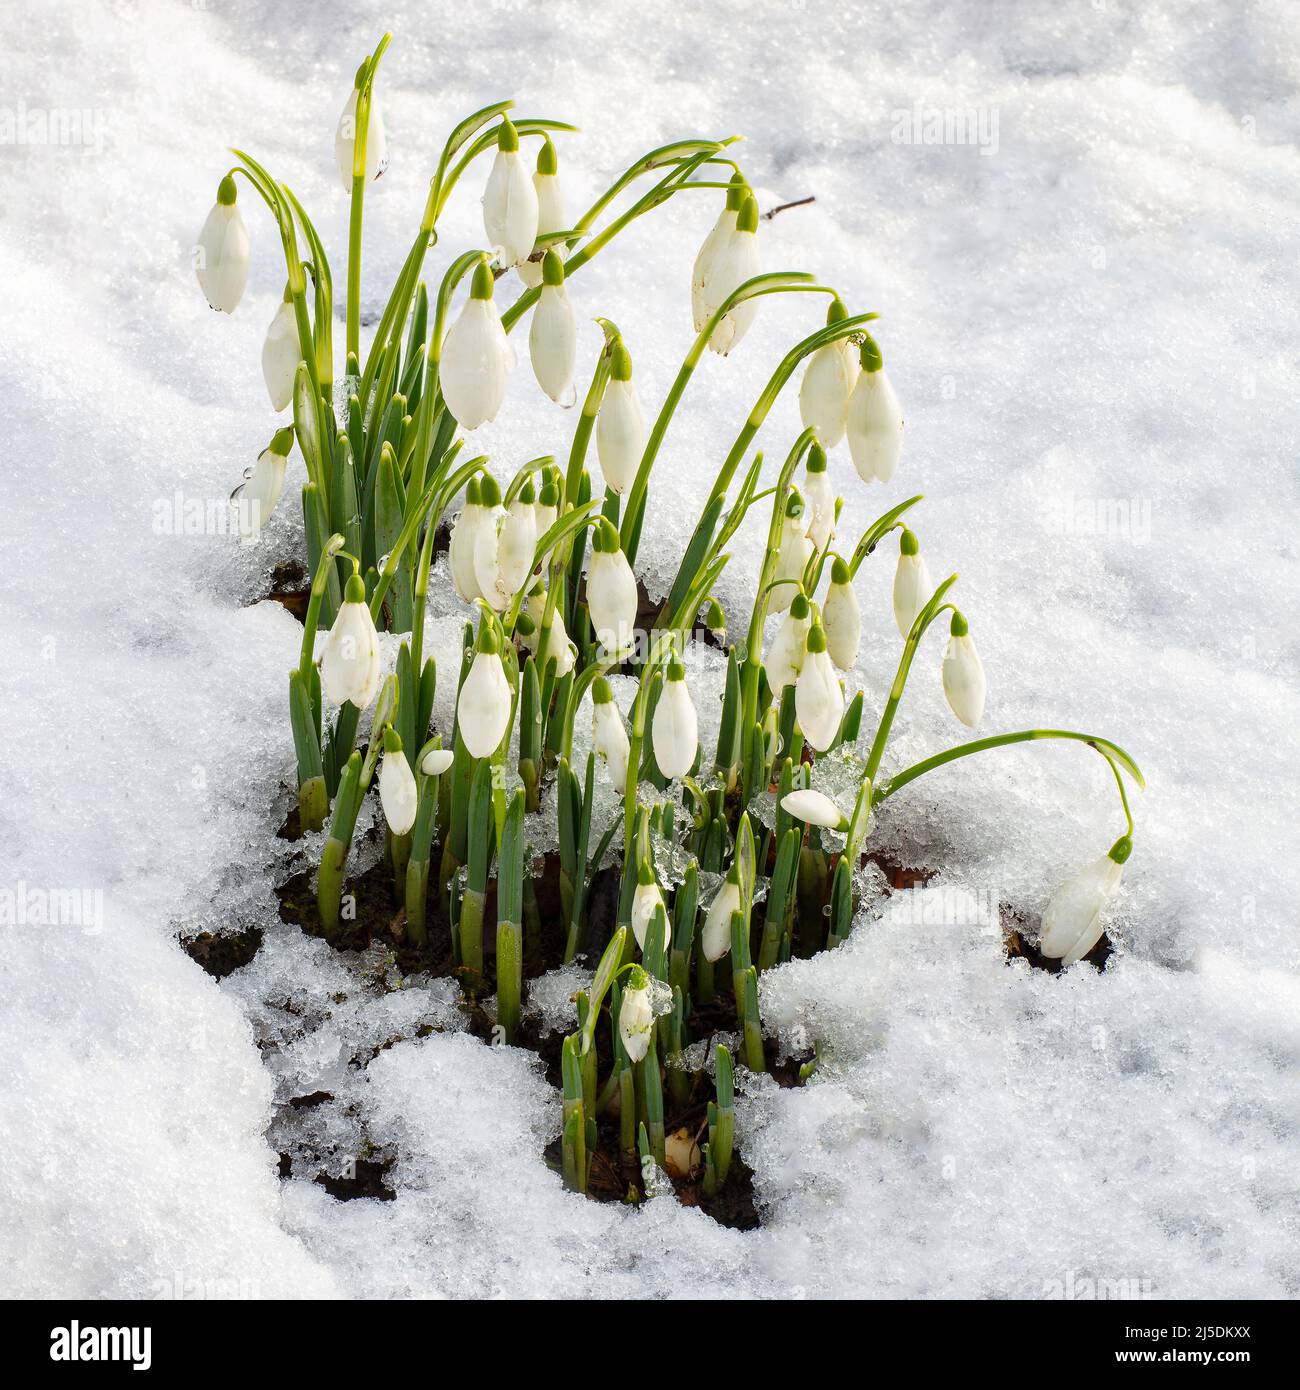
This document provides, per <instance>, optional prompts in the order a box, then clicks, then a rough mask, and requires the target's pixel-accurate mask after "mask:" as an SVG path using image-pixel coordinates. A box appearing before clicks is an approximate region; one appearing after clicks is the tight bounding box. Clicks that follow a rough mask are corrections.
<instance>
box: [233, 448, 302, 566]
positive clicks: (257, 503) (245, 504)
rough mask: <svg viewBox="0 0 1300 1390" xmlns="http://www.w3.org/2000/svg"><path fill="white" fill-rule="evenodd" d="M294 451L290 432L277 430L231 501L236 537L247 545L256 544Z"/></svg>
mask: <svg viewBox="0 0 1300 1390" xmlns="http://www.w3.org/2000/svg"><path fill="white" fill-rule="evenodd" d="M292 449H293V430H292V428H291V427H289V426H287V425H286V426H285V428H284V429H282V430H276V432H275V435H274V437H273V438H272V440H271V442H270V443H269V444H268V445H267V446H266V448H265V449H263V450H262V452H261V453H260V454H258V456H257V462H256V463H255V464H254V465H253V468H252V471H251V472H250V473H249V475H248V477H247V479H246V481H244V482H243V483H241V484H240V485H239V486H238V487H237V488H236V489H235V492H234V496H233V497H232V498H231V501H232V502H235V504H236V505H235V515H236V517H237V519H238V521H239V534H240V536H241V537H242V538H243V539H244V540H246V541H252V540H256V539H257V537H258V536H259V535H260V534H261V530H262V527H263V526H265V525H266V523H267V520H268V519H269V518H270V515H271V513H272V512H273V511H274V510H275V504H276V503H277V502H278V501H279V500H280V492H281V490H282V489H283V488H284V465H285V463H286V462H287V461H288V458H289V453H290V451H291V450H292Z"/></svg>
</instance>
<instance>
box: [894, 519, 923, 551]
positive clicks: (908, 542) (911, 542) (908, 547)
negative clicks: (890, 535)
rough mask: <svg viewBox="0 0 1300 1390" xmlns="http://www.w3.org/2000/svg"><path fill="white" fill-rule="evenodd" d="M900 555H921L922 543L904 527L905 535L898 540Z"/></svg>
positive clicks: (912, 532)
mask: <svg viewBox="0 0 1300 1390" xmlns="http://www.w3.org/2000/svg"><path fill="white" fill-rule="evenodd" d="M898 553H899V554H900V555H919V554H920V553H921V542H920V541H918V540H917V538H916V533H915V532H914V531H909V530H908V529H907V527H906V526H904V527H903V533H902V535H900V536H899V538H898Z"/></svg>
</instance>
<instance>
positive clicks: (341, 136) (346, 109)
mask: <svg viewBox="0 0 1300 1390" xmlns="http://www.w3.org/2000/svg"><path fill="white" fill-rule="evenodd" d="M357 76H358V77H360V76H361V74H360V73H358V74H357ZM358 95H359V93H358V91H357V88H356V86H355V85H354V86H353V88H352V91H351V92H350V93H349V94H348V99H347V101H346V102H344V103H343V111H342V114H341V115H340V116H339V123H338V127H337V129H336V130H335V132H334V163H335V165H336V166H337V168H338V171H339V182H340V183H341V184H342V185H343V191H344V193H351V192H352V162H353V159H354V158H355V156H356V146H357V96H358ZM387 168H388V135H387V133H386V132H385V130H384V113H383V111H382V110H381V109H380V105H379V93H378V92H377V91H376V90H375V88H374V86H373V84H372V86H371V88H370V119H369V121H368V122H367V123H366V182H367V183H374V181H375V180H376V179H377V178H378V177H379V176H380V175H381V174H382V173H383V172H384V170H385V169H387Z"/></svg>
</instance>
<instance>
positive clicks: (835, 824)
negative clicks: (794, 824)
mask: <svg viewBox="0 0 1300 1390" xmlns="http://www.w3.org/2000/svg"><path fill="white" fill-rule="evenodd" d="M781 809H782V810H783V811H785V812H787V813H788V814H789V815H792V816H793V817H794V818H795V820H801V821H803V822H805V823H806V824H807V825H820V826H822V827H824V828H825V829H827V830H839V831H841V832H843V831H845V830H847V829H848V828H849V818H848V817H847V816H846V815H845V814H844V812H843V811H841V810H840V808H839V807H838V806H837V805H836V804H835V803H834V802H833V801H832V800H831V799H830V797H829V796H827V795H826V793H825V792H815V791H813V789H812V788H811V787H804V788H801V789H800V790H799V791H793V792H787V793H786V795H785V796H783V797H782V798H781Z"/></svg>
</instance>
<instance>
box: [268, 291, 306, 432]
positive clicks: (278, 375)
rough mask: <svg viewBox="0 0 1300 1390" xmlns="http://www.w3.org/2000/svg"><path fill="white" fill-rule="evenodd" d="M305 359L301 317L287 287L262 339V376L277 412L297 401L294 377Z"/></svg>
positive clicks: (272, 406) (273, 408)
mask: <svg viewBox="0 0 1300 1390" xmlns="http://www.w3.org/2000/svg"><path fill="white" fill-rule="evenodd" d="M301 361H302V352H301V351H300V350H299V347H298V320H297V317H296V316H295V314H294V308H293V301H292V300H291V299H290V298H289V291H288V290H287V289H286V290H285V292H284V299H283V300H281V302H280V306H279V308H278V309H276V311H275V317H274V318H273V319H272V320H271V323H270V326H269V327H268V328H267V330H266V338H265V339H264V340H263V342H262V377H263V379H264V380H265V382H266V390H267V394H268V395H269V396H270V397H271V409H272V410H274V411H276V412H277V413H278V412H279V411H281V410H283V409H285V407H286V406H287V405H288V404H289V402H290V401H291V400H293V382H294V377H295V376H296V375H297V372H298V363H299V362H301Z"/></svg>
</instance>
